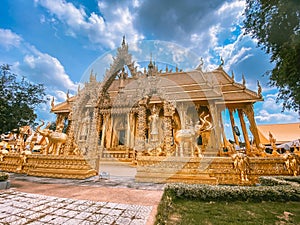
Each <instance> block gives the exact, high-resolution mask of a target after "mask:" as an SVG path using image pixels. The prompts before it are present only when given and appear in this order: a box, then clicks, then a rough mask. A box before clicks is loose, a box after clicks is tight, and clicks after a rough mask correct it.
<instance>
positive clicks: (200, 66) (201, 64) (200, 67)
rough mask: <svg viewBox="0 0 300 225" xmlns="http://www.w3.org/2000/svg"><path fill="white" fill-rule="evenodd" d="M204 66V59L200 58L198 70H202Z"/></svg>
mask: <svg viewBox="0 0 300 225" xmlns="http://www.w3.org/2000/svg"><path fill="white" fill-rule="evenodd" d="M202 66H203V58H202V57H201V58H200V63H199V65H198V66H197V68H196V70H202Z"/></svg>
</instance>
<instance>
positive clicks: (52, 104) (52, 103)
mask: <svg viewBox="0 0 300 225" xmlns="http://www.w3.org/2000/svg"><path fill="white" fill-rule="evenodd" d="M53 107H54V96H52V100H51V108H53Z"/></svg>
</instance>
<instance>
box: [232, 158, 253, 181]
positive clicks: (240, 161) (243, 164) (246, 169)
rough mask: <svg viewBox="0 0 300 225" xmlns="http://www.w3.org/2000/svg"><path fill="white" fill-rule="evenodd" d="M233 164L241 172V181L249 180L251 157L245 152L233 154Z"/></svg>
mask: <svg viewBox="0 0 300 225" xmlns="http://www.w3.org/2000/svg"><path fill="white" fill-rule="evenodd" d="M232 159H233V166H234V169H235V170H236V172H237V173H239V174H240V177H241V181H242V182H244V181H249V179H248V174H249V173H250V162H249V157H248V156H247V155H246V154H244V153H237V154H234V155H232Z"/></svg>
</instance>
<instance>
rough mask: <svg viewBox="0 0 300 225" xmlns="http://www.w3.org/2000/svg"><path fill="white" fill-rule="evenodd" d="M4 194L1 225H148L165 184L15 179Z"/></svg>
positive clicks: (1, 196) (128, 180) (113, 179)
mask: <svg viewBox="0 0 300 225" xmlns="http://www.w3.org/2000/svg"><path fill="white" fill-rule="evenodd" d="M11 186H12V187H11V188H10V189H8V190H2V191H0V199H1V201H0V225H2V224H10V225H11V224H20V225H23V224H24V225H25V224H30V225H33V224H34V225H35V224H40V225H42V224H52V225H53V224H72V225H76V224H101V225H102V224H111V225H112V224H114V225H116V224H122V225H123V224H124V225H126V224H130V225H133V224H145V225H152V224H153V223H154V221H155V215H156V210H157V206H158V204H159V201H160V199H161V196H162V193H163V185H161V184H150V183H148V184H143V183H140V184H139V183H135V182H134V180H133V179H132V178H128V177H111V178H110V179H109V180H97V179H96V180H95V178H90V179H87V180H83V181H82V180H81V181H80V180H72V179H51V178H39V177H30V176H24V175H17V174H11Z"/></svg>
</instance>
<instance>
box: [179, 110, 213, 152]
mask: <svg viewBox="0 0 300 225" xmlns="http://www.w3.org/2000/svg"><path fill="white" fill-rule="evenodd" d="M203 114H204V113H202V114H201V115H200V117H199V119H200V121H201V123H200V122H198V123H197V124H196V125H195V126H194V127H190V128H188V129H182V130H179V131H177V132H176V134H175V144H176V145H177V149H178V150H179V156H183V151H184V145H185V143H188V144H189V146H190V148H191V156H194V154H195V152H196V154H197V155H198V157H201V154H202V152H201V149H200V148H199V146H198V145H197V137H199V136H200V135H201V134H202V133H203V132H204V131H209V130H211V129H212V128H213V126H212V123H211V122H210V121H208V120H207V118H208V117H209V114H207V115H206V116H204V117H203ZM195 150H196V151H195Z"/></svg>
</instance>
